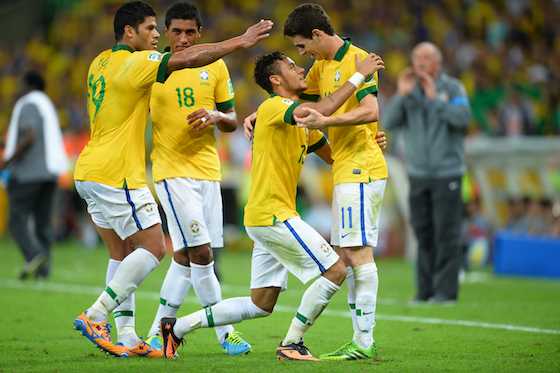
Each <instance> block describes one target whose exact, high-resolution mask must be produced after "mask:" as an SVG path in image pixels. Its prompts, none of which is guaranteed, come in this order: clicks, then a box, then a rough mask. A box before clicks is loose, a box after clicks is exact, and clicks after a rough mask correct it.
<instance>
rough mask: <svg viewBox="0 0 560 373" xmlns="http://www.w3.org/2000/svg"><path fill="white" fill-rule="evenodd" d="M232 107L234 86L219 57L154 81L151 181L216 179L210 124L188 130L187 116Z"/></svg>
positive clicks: (216, 159) (217, 164) (218, 176)
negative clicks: (201, 128)
mask: <svg viewBox="0 0 560 373" xmlns="http://www.w3.org/2000/svg"><path fill="white" fill-rule="evenodd" d="M233 107H234V93H233V85H232V83H231V79H230V77H229V72H228V69H227V66H226V64H225V62H224V61H223V60H218V61H216V62H213V63H211V64H210V65H207V66H203V67H199V68H192V69H183V70H178V71H174V72H173V73H171V75H169V77H168V78H167V80H166V81H165V83H163V84H161V83H155V84H154V85H153V87H152V97H151V99H150V112H151V115H152V122H153V135H154V136H153V151H152V172H153V175H154V180H155V181H160V180H163V179H167V178H173V177H189V178H193V179H201V180H215V181H218V180H220V179H221V172H220V159H219V157H218V151H217V149H216V138H215V135H214V126H209V127H207V128H206V129H204V130H202V131H195V130H192V129H191V128H190V126H189V124H188V123H187V116H188V115H189V114H190V113H192V112H194V111H196V110H199V109H206V110H219V111H227V110H229V109H232V108H233Z"/></svg>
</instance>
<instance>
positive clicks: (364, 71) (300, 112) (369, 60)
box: [294, 53, 385, 118]
mask: <svg viewBox="0 0 560 373" xmlns="http://www.w3.org/2000/svg"><path fill="white" fill-rule="evenodd" d="M384 67H385V63H384V62H383V60H382V59H381V57H379V56H378V55H376V54H375V53H370V54H369V55H367V56H366V58H365V59H364V60H362V61H360V60H359V58H358V56H356V74H354V75H353V76H352V77H351V78H350V79H349V80H348V81H346V83H344V84H343V85H342V87H340V88H339V89H337V90H336V91H335V92H334V93H333V94H331V95H329V96H327V97H324V98H322V99H321V100H320V101H319V102H315V103H313V102H306V103H304V104H302V105H300V106H299V107H298V108H296V110H295V111H294V117H296V118H297V117H302V116H305V113H306V112H307V111H306V108H311V109H314V110H317V111H318V112H319V113H321V114H323V115H325V116H329V115H331V114H332V113H334V112H335V111H336V110H337V109H338V108H339V107H340V106H342V104H344V102H346V100H348V98H349V97H350V96H351V95H352V94H353V93H354V91H355V90H356V89H357V88H359V86H360V85H361V84H362V83H363V82H364V79H365V77H366V76H368V75H372V74H374V73H375V72H376V71H379V70H381V69H383V68H384Z"/></svg>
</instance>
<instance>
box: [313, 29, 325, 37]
mask: <svg viewBox="0 0 560 373" xmlns="http://www.w3.org/2000/svg"><path fill="white" fill-rule="evenodd" d="M323 34H324V32H323V31H322V30H319V29H316V28H314V29H313V30H312V31H311V39H316V38H321V37H322V36H323Z"/></svg>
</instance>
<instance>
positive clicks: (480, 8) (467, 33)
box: [0, 0, 560, 136]
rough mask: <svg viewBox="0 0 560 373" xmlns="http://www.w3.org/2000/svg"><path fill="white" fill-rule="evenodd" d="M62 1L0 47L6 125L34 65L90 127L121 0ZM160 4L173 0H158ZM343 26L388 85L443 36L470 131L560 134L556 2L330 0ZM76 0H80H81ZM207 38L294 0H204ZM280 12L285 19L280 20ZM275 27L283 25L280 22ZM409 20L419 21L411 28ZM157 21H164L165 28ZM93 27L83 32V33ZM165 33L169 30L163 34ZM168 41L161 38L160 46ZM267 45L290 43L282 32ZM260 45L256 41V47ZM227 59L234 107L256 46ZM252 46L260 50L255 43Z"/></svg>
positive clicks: (68, 113) (73, 116)
mask: <svg viewBox="0 0 560 373" xmlns="http://www.w3.org/2000/svg"><path fill="white" fill-rule="evenodd" d="M52 3H53V4H57V3H59V4H63V5H60V8H61V9H60V10H59V11H57V12H53V13H54V15H53V17H52V20H51V22H50V27H49V28H48V30H46V32H45V30H41V29H37V31H38V34H37V35H33V36H32V37H30V38H29V40H28V41H27V42H26V43H24V44H22V45H20V46H17V47H16V48H15V49H12V50H7V49H2V50H1V51H0V131H4V130H5V128H6V125H7V121H8V118H9V115H10V112H11V108H12V104H13V103H14V102H15V99H16V98H17V95H18V92H17V79H18V78H17V77H18V76H21V74H22V73H23V71H24V70H25V69H28V68H29V67H30V66H33V67H35V68H37V69H39V70H40V71H44V73H45V75H46V80H47V86H48V87H49V90H48V94H49V95H50V96H51V97H52V98H53V100H54V102H55V104H56V105H57V107H58V109H59V113H60V116H61V119H62V120H61V121H62V126H63V128H64V129H65V130H66V131H73V132H76V131H78V132H79V131H87V128H88V124H87V119H86V115H85V109H84V105H85V98H84V94H85V93H84V92H85V90H84V89H83V85H84V77H85V75H86V70H87V66H88V62H89V61H90V60H91V59H92V57H93V56H94V55H95V54H96V53H97V52H98V51H99V50H102V49H104V48H107V47H109V46H111V45H112V44H113V42H114V41H113V40H112V23H111V22H112V13H113V11H114V10H115V8H116V7H117V6H118V5H119V4H120V3H121V1H115V0H104V1H96V0H82V1H78V0H74V1H65V2H52ZM151 3H153V5H154V7H155V8H156V9H157V10H158V11H159V12H160V14H163V11H165V9H166V8H167V7H168V6H169V5H170V3H171V1H165V0H156V1H152V2H151ZM321 3H322V4H323V5H324V6H325V8H327V9H330V10H331V11H330V13H331V17H332V20H333V23H334V24H335V26H336V28H337V29H340V30H342V34H343V35H348V36H351V37H352V39H353V41H354V43H356V44H357V45H360V46H362V47H363V48H365V49H368V50H372V51H376V52H378V53H381V54H383V56H384V58H385V60H386V61H387V70H386V72H385V74H384V77H383V78H382V84H381V88H382V93H383V94H384V95H391V94H392V93H393V91H394V88H395V80H396V74H397V73H398V72H399V71H401V70H402V69H403V68H404V67H405V66H406V65H407V64H408V53H409V51H410V48H411V46H412V45H414V44H415V42H417V41H419V40H425V39H429V40H431V41H433V42H434V43H436V44H437V45H439V46H441V48H442V50H443V53H444V60H445V61H446V67H447V69H448V70H449V73H450V74H451V75H453V76H458V77H460V79H461V80H462V82H463V83H464V84H465V86H466V88H467V91H468V93H469V95H470V98H471V105H472V109H473V113H474V120H473V122H472V123H471V127H470V131H469V132H470V133H471V134H473V135H474V134H485V135H490V136H519V135H551V134H560V66H559V65H558V63H555V61H559V60H560V35H558V34H559V33H560V31H559V29H558V27H557V24H558V23H559V22H560V2H558V1H548V0H533V1H528V0H503V1H496V2H486V1H474V0H468V1H467V0H463V1H460V2H458V1H450V0H437V1H436V0H432V1H405V0H396V1H392V2H391V3H389V4H383V6H373V5H372V4H371V3H368V2H361V1H333V0H324V1H321ZM78 4H79V6H77V5H78ZM198 5H199V6H200V8H201V10H202V13H203V17H204V20H205V24H204V29H203V31H204V34H203V36H204V37H205V40H208V41H215V40H220V39H223V38H226V37H228V36H231V35H233V34H235V32H237V31H238V30H239V29H240V28H242V26H244V25H246V24H247V23H248V22H251V21H252V20H253V19H254V18H259V17H264V16H265V15H266V16H268V17H271V18H272V19H276V20H282V19H284V18H285V17H286V15H287V13H288V12H289V10H290V9H292V8H293V6H294V5H296V2H294V1H274V2H260V1H256V0H245V1H234V0H231V1H204V2H200V4H198ZM278 22H280V21H278ZM276 27H277V28H280V27H281V25H280V24H277V25H276ZM409 30H414V31H413V32H410V31H409ZM160 31H161V30H160ZM84 35H87V42H84ZM162 39H163V38H162ZM164 46H165V42H164V41H162V42H161V43H160V47H162V48H163V47H164ZM262 48H263V49H267V50H273V49H285V50H288V51H292V53H291V54H295V50H293V49H287V48H290V47H289V45H288V44H287V42H286V41H285V40H284V38H283V36H282V33H281V32H275V33H274V34H273V35H272V37H271V38H270V39H269V40H267V42H266V43H265V44H263V46H262ZM257 52H259V51H257ZM249 53H250V52H247V53H245V54H243V55H240V56H236V57H235V58H229V59H228V61H227V62H228V65H229V66H230V70H231V73H232V76H233V80H234V83H235V89H236V95H237V100H236V101H237V105H238V111H239V112H240V113H242V114H243V113H248V112H251V111H252V110H253V109H254V108H255V106H256V105H257V104H258V102H259V100H260V97H258V96H257V97H256V95H254V94H253V93H254V91H255V90H254V84H253V82H252V77H251V71H252V63H248V62H252V61H253V56H252V55H250V54H249ZM253 53H254V52H253Z"/></svg>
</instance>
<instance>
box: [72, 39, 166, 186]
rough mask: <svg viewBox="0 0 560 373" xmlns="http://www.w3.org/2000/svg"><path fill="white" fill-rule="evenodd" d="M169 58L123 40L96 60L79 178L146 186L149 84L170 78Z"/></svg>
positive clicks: (89, 82) (90, 74) (90, 73)
mask: <svg viewBox="0 0 560 373" xmlns="http://www.w3.org/2000/svg"><path fill="white" fill-rule="evenodd" d="M169 57H170V54H161V53H159V52H156V51H139V52H134V51H133V50H132V49H130V48H129V47H127V46H125V45H120V44H119V45H116V46H115V47H113V49H110V50H105V51H103V52H101V53H100V54H99V55H98V56H97V57H96V58H95V59H94V60H93V62H92V63H91V65H90V68H89V71H88V78H87V91H88V100H87V108H88V114H89V120H90V125H91V129H90V140H89V142H88V144H87V145H86V147H85V148H84V149H83V150H82V152H81V154H80V156H79V158H78V161H77V162H76V169H75V171H74V179H76V180H82V181H94V182H98V183H102V184H105V185H109V186H112V187H115V188H122V187H124V186H127V187H128V188H130V189H137V188H141V187H143V186H145V185H146V161H145V152H146V149H145V148H146V146H145V132H146V121H147V116H148V109H149V100H150V88H151V86H152V84H153V83H154V82H155V81H156V80H160V81H164V80H165V78H166V75H167V61H168V60H169Z"/></svg>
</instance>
